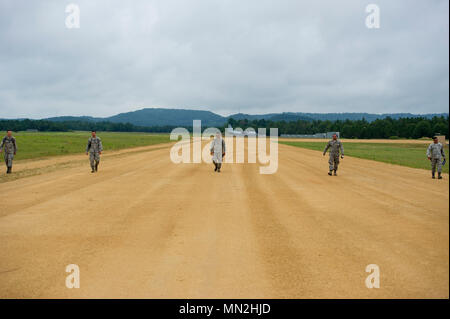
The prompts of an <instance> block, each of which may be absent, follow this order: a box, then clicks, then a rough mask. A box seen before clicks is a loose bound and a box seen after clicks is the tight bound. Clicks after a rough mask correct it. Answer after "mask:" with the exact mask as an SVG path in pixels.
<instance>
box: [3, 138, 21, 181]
mask: <svg viewBox="0 0 450 319" xmlns="http://www.w3.org/2000/svg"><path fill="white" fill-rule="evenodd" d="M3 149H5V154H4V159H5V164H6V168H7V170H6V174H11V172H12V163H13V159H14V155H16V152H17V143H16V139H15V137H13V136H12V132H11V131H7V132H6V136H5V137H3V139H2V142H1V143H0V153H1V152H3Z"/></svg>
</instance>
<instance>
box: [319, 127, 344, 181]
mask: <svg viewBox="0 0 450 319" xmlns="http://www.w3.org/2000/svg"><path fill="white" fill-rule="evenodd" d="M328 149H330V159H329V160H328V163H329V164H330V171H329V172H328V175H330V176H331V175H332V173H333V171H334V176H336V175H337V170H338V166H339V151H340V153H341V154H340V155H341V158H344V146H342V142H341V141H340V140H338V138H337V134H333V139H331V140H330V141H329V142H328V143H327V146H325V149H324V150H323V156H325V154H326V153H327V150H328Z"/></svg>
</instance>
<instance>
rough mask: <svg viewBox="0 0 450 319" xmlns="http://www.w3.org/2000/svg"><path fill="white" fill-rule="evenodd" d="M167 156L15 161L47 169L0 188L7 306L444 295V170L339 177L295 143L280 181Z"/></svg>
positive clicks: (368, 165) (362, 167)
mask: <svg viewBox="0 0 450 319" xmlns="http://www.w3.org/2000/svg"><path fill="white" fill-rule="evenodd" d="M169 148H170V147H169V146H168V145H165V146H161V145H159V146H154V147H149V148H140V149H139V151H136V150H133V151H124V152H121V154H108V153H105V156H104V158H103V160H102V163H101V167H100V171H99V172H98V173H96V174H91V173H90V170H89V166H88V163H87V159H86V157H84V158H83V157H82V156H78V155H76V156H65V157H64V159H63V160H61V159H60V158H58V159H54V160H53V161H56V162H57V161H63V162H64V163H68V164H67V165H58V163H53V162H52V160H51V159H50V160H47V161H48V163H47V164H48V165H47V164H43V163H44V162H40V164H39V163H38V162H26V163H18V165H16V167H15V174H20V171H21V170H29V171H30V172H34V171H33V170H34V169H39V172H38V173H36V174H34V173H33V174H32V173H30V174H28V175H27V174H25V175H24V176H25V177H23V178H19V179H15V180H13V179H10V180H3V182H2V183H0V193H1V194H2V204H1V205H0V207H1V208H0V242H1V249H0V297H3V298H5V297H8V298H20V297H31V298H49V297H50V298H53V297H57V298H80V297H88V298H89V297H96V298H101V297H106V298H112V297H125V298H131V297H138V298H141V297H142V298H217V297H219V298H222V297H224V298H241V297H242V298H431V297H437V298H448V297H449V288H448V287H449V179H448V178H449V177H448V175H445V176H444V178H445V179H444V180H440V181H438V180H432V179H431V178H430V174H429V172H428V171H425V170H420V169H412V168H406V167H400V166H395V165H389V164H384V163H378V162H373V161H366V160H361V159H356V158H349V157H347V158H345V159H344V160H343V161H342V165H341V169H340V171H339V176H337V177H330V176H328V175H327V174H326V172H327V165H328V164H327V158H326V157H325V158H324V157H322V156H321V153H320V152H316V151H312V150H306V149H300V148H296V147H291V146H287V145H280V146H279V150H280V154H279V169H278V172H277V173H276V174H274V175H260V174H259V170H258V167H259V164H225V165H224V167H223V172H221V173H220V174H218V173H214V172H213V167H212V165H209V164H178V165H176V164H173V163H172V162H171V161H170V159H169ZM27 165H28V166H27ZM33 165H34V166H33ZM46 165H47V166H46ZM50 166H51V167H52V169H51V170H48V171H46V167H50ZM2 174H3V173H2ZM68 264H77V265H78V266H79V267H80V272H81V288H79V289H68V288H66V287H65V278H66V276H67V275H68V274H67V273H66V272H65V267H66V265H68ZM368 264H377V265H379V267H380V271H381V288H379V289H368V288H366V286H365V283H364V282H365V278H366V276H367V275H368V273H366V272H365V267H366V266H367V265H368Z"/></svg>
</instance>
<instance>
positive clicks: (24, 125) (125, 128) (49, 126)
mask: <svg viewBox="0 0 450 319" xmlns="http://www.w3.org/2000/svg"><path fill="white" fill-rule="evenodd" d="M173 128H174V127H173V126H152V127H145V126H136V125H133V124H130V123H112V122H94V121H48V120H29V119H26V120H0V130H2V131H6V130H12V131H16V132H17V131H26V130H38V131H42V132H67V131H90V130H97V131H106V132H151V133H164V132H170V131H172V129H173Z"/></svg>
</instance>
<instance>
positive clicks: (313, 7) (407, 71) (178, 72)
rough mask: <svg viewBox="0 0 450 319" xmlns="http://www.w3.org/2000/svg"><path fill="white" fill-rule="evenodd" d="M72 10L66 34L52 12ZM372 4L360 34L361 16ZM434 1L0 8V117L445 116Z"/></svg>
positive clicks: (444, 38)
mask: <svg viewBox="0 0 450 319" xmlns="http://www.w3.org/2000/svg"><path fill="white" fill-rule="evenodd" d="M71 2H72V3H75V4H77V5H78V6H79V8H80V28H79V29H68V28H66V25H65V20H66V17H67V16H68V13H66V12H65V8H66V5H68V4H70V3H71ZM369 3H376V4H377V5H378V6H379V8H380V28H379V29H369V28H367V27H366V24H365V20H366V16H367V15H368V13H366V12H365V8H366V6H367V4H369ZM448 7H449V2H448V0H442V1H438V0H433V1H430V0H420V1H412V0H388V1H378V0H370V1H358V0H348V1H336V0H330V1H325V0H320V1H316V0H315V1H313V0H309V1H300V0H292V1H286V0H271V1H267V0H246V1H242V0H178V1H175V0H161V1H150V0H146V1H144V0H142V1H138V0H133V1H123V0H122V1H119V0H117V1H111V0H108V1H99V0H95V1H94V0H73V1H61V0H53V1H50V0H40V1H28V0H1V1H0V118H16V117H29V118H43V117H49V116H61V115H91V116H110V115H114V114H117V113H120V112H128V111H132V110H137V109H141V108H144V107H166V108H190V109H200V110H210V111H213V112H216V113H219V114H221V115H229V114H232V113H236V112H239V111H240V112H243V113H251V114H261V113H269V112H320V113H323V112H370V113H394V112H411V113H434V112H448V107H449V105H448V101H449V64H448V58H449V43H448V38H449V25H448V21H449V16H448V10H449V8H448Z"/></svg>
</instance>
